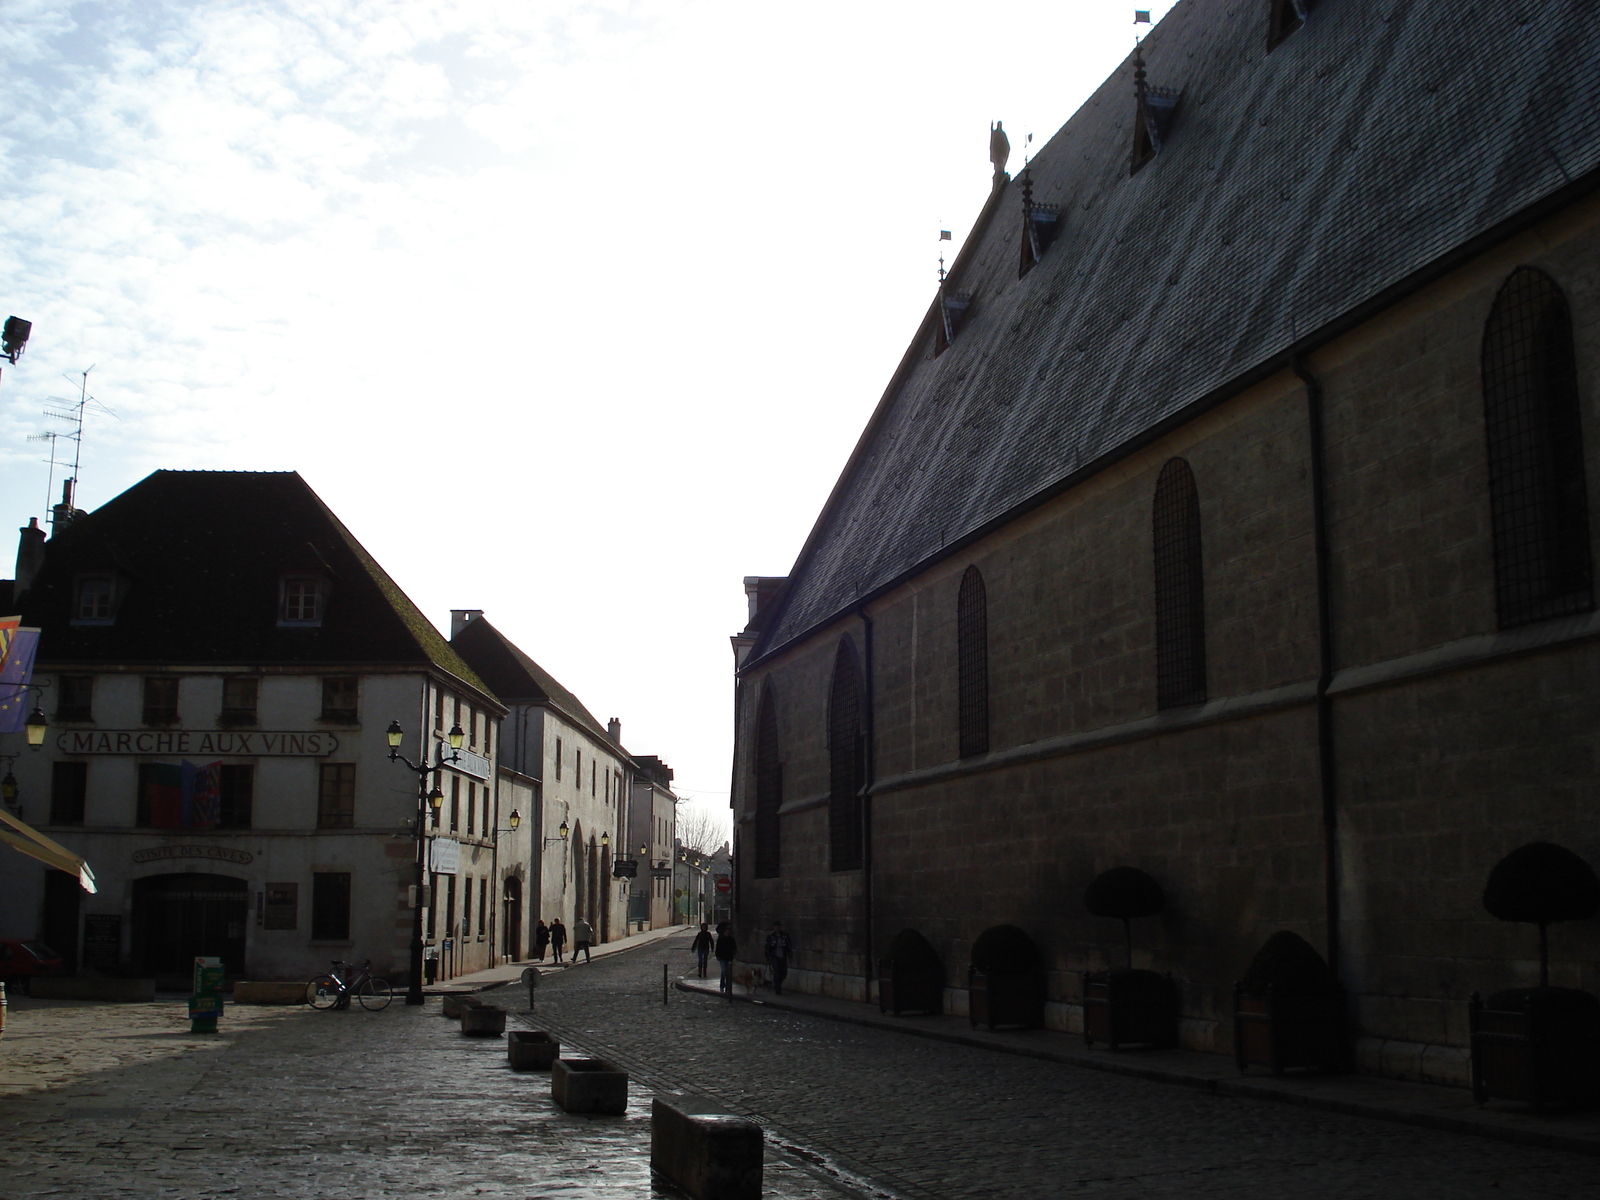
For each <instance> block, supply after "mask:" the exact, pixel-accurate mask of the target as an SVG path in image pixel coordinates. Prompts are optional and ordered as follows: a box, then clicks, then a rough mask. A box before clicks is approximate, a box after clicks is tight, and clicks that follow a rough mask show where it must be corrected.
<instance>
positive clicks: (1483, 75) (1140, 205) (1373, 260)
mask: <svg viewBox="0 0 1600 1200" xmlns="http://www.w3.org/2000/svg"><path fill="white" fill-rule="evenodd" d="M1597 15H1600V14H1597V10H1596V7H1595V4H1594V0H1319V2H1318V3H1317V5H1316V7H1315V8H1314V9H1313V10H1312V11H1311V14H1310V16H1309V17H1308V19H1307V20H1306V22H1305V25H1304V26H1303V27H1302V28H1301V29H1300V30H1298V31H1297V32H1295V33H1293V34H1292V35H1290V36H1289V38H1288V39H1287V40H1285V41H1283V42H1282V43H1280V44H1279V45H1278V46H1277V48H1276V49H1274V50H1273V51H1272V52H1271V53H1270V54H1269V53H1267V52H1266V34H1267V5H1266V4H1265V3H1263V2H1261V0H1183V2H1182V3H1180V4H1178V5H1177V6H1176V7H1175V8H1174V9H1173V10H1172V11H1171V13H1169V14H1168V16H1167V17H1166V19H1164V20H1163V21H1162V22H1161V24H1160V26H1159V27H1157V28H1156V29H1155V30H1153V31H1152V32H1151V34H1150V35H1149V37H1148V38H1147V39H1146V40H1145V43H1144V56H1145V60H1146V62H1147V64H1148V73H1149V81H1150V83H1151V85H1152V86H1158V87H1168V88H1181V89H1182V98H1181V100H1180V102H1179V106H1178V109H1177V112H1176V115H1175V119H1174V122H1173V125H1172V127H1171V130H1170V133H1169V135H1168V139H1167V141H1166V144H1165V146H1164V147H1163V149H1162V150H1161V152H1160V153H1159V154H1158V155H1157V156H1156V157H1155V158H1154V159H1153V160H1151V161H1150V162H1148V163H1147V164H1146V165H1145V166H1144V167H1143V169H1142V170H1140V171H1139V172H1138V173H1137V174H1135V175H1133V176H1132V177H1130V176H1129V170H1128V168H1129V158H1130V151H1131V148H1132V143H1133V117H1134V111H1135V104H1134V78H1133V71H1134V67H1133V61H1132V59H1131V57H1130V59H1129V60H1128V61H1127V62H1125V63H1123V65H1122V66H1121V68H1119V69H1118V70H1117V71H1116V72H1115V73H1114V74H1113V75H1112V76H1111V78H1110V79H1108V80H1107V81H1106V82H1105V83H1104V84H1103V85H1102V86H1101V87H1100V89H1099V90H1098V91H1097V92H1096V93H1095V95H1094V96H1093V97H1092V98H1091V99H1090V100H1089V101H1088V102H1087V103H1086V104H1085V105H1084V106H1083V107H1082V108H1081V109H1079V110H1078V112H1077V113H1075V114H1074V115H1073V117H1072V118H1071V119H1070V120H1069V121H1068V122H1067V124H1066V125H1064V126H1063V127H1062V128H1061V130H1060V131H1059V132H1058V133H1057V134H1056V135H1055V136H1054V137H1053V138H1052V139H1051V140H1050V142H1049V144H1048V145H1046V146H1045V147H1044V148H1043V149H1042V150H1041V151H1040V152H1039V154H1038V156H1037V157H1036V158H1035V159H1034V160H1033V165H1032V175H1033V180H1034V200H1035V202H1037V203H1045V204H1059V205H1061V210H1062V211H1061V221H1062V223H1063V225H1064V228H1063V229H1062V231H1061V232H1060V233H1059V235H1058V236H1057V238H1056V240H1055V243H1054V245H1053V246H1051V247H1050V249H1049V250H1048V251H1047V252H1046V253H1045V256H1044V259H1043V261H1041V262H1040V263H1039V264H1038V265H1037V266H1036V267H1035V268H1034V269H1033V270H1032V271H1031V272H1029V274H1028V275H1027V276H1025V277H1024V278H1023V279H1021V280H1018V278H1017V264H1018V260H1019V258H1020V254H1021V248H1020V244H1019V238H1020V237H1021V234H1022V200H1021V190H1020V187H1019V185H1018V184H1017V183H1016V182H1012V183H1010V184H1008V185H1006V186H1005V189H1004V190H1003V191H1002V193H1001V194H999V195H998V196H997V197H995V198H994V200H993V203H992V204H991V208H992V209H993V211H994V216H993V219H992V220H987V221H986V220H985V219H984V218H980V221H979V225H978V227H977V228H976V229H975V230H974V231H973V234H972V236H971V237H970V238H969V241H968V244H967V245H966V246H965V247H964V248H963V250H962V254H961V257H960V259H959V260H958V262H957V264H956V268H955V271H954V272H953V275H952V280H951V284H950V286H951V287H952V289H953V290H957V291H965V292H970V293H971V294H972V303H971V307H970V309H969V310H968V314H967V317H966V321H965V324H964V326H963V327H962V328H961V329H960V330H959V331H958V333H957V335H956V338H955V341H954V342H953V344H952V345H951V347H950V349H948V350H947V351H946V352H945V353H944V354H943V355H941V356H939V357H938V358H937V359H935V358H934V357H933V354H932V349H933V347H932V329H933V325H932V322H933V312H932V311H930V313H929V317H928V319H927V320H925V321H924V323H923V327H922V330H921V331H920V332H919V334H918V337H917V340H916V342H915V343H914V344H913V345H912V347H911V348H910V350H908V352H907V355H906V358H905V360H904V361H903V362H902V364H901V367H900V370H899V371H898V372H897V374H896V376H895V378H894V379H893V380H892V381H891V383H890V386H889V389H888V391H887V392H886V393H885V395H884V398H883V400H882V401H881V402H880V403H879V406H878V408H877V410H876V412H875V413H874V415H873V417H872V419H871V421H870V422H869V424H868V426H867V428H866V431H865V432H864V433H863V434H862V437H861V440H860V441H859V443H858V444H857V446H856V449H855V452H854V453H853V455H852V457H851V459H850V462H849V463H848V465H847V466H846V468H845V470H844V473H843V475H842V476H841V478H840V480H839V482H838V483H837V484H836V485H835V488H834V491H833V494H832V496H831V497H830V498H829V501H828V503H827V505H826V506H825V507H824V509H823V512H822V514H821V516H820V517H819V518H818V521H817V524H816V526H815V527H814V528H813V530H812V533H811V535H810V537H809V538H808V540H807V542H806V545H805V547H804V548H803V549H802V551H801V553H800V557H799V559H798V560H797V562H796V564H795V567H794V570H793V571H792V572H791V575H790V582H789V585H788V586H787V588H786V589H785V593H784V596H783V598H782V600H781V611H779V612H778V613H777V614H776V619H774V620H772V621H771V622H769V623H768V624H767V628H766V630H765V632H764V634H763V636H762V638H761V640H760V641H759V643H758V644H757V646H756V647H755V651H754V655H753V657H760V656H761V655H763V654H766V653H769V652H771V651H773V650H776V649H777V648H779V647H781V646H783V645H784V644H786V643H788V642H791V641H793V640H795V639H796V638H799V637H802V636H804V635H805V634H806V633H807V632H808V631H810V630H812V629H814V628H816V627H817V626H819V625H821V624H823V623H825V622H827V621H830V620H832V619H834V618H836V617H837V616H838V615H840V614H841V613H843V612H845V611H847V610H848V609H849V608H850V607H852V606H853V605H854V604H856V603H858V602H859V601H860V600H861V599H863V598H865V597H866V596H868V595H870V594H872V593H873V592H874V591H877V590H880V589H883V588H885V587H887V586H890V585H892V584H893V583H894V582H895V581H897V580H898V579H901V578H904V577H906V576H907V575H909V574H911V573H913V572H914V571H915V570H917V569H918V568H919V567H920V566H921V565H923V564H926V563H928V562H930V561H932V560H933V559H935V558H937V557H939V556H940V555H941V553H942V552H947V551H948V548H950V547H951V546H952V544H953V543H957V542H960V541H962V540H964V539H966V540H970V539H971V538H972V537H975V536H977V535H979V534H980V533H981V532H982V531H984V530H986V529H987V528H992V527H994V526H995V525H998V524H1001V523H1003V522H1004V521H1005V520H1008V519H1010V518H1011V517H1013V516H1015V515H1016V514H1017V513H1018V512H1020V511H1022V510H1023V509H1024V508H1025V507H1026V506H1028V505H1030V504H1032V503H1036V502H1038V501H1039V500H1040V499H1042V498H1043V497H1045V496H1047V495H1050V494H1053V493H1054V492H1055V491H1058V490H1060V489H1061V488H1062V487H1064V486H1068V485H1070V483H1071V482H1073V481H1074V480H1075V479H1077V478H1082V477H1083V476H1084V475H1086V474H1087V473H1089V472H1090V471H1092V470H1095V469H1098V468H1099V467H1101V466H1104V465H1105V464H1106V463H1107V462H1109V461H1111V460H1112V459H1113V458H1114V457H1115V456H1116V455H1117V454H1119V453H1123V452H1126V451H1127V450H1128V449H1130V448H1131V447H1133V446H1135V445H1137V444H1139V443H1140V442H1141V441H1143V440H1146V439H1148V438H1149V437H1150V436H1153V435H1155V434H1157V433H1159V432H1160V431H1161V430H1163V429H1164V428H1168V427H1170V426H1171V425H1173V424H1176V423H1178V422H1179V421H1181V420H1184V419H1187V418H1188V417H1189V416H1192V415H1193V413H1194V412H1196V411H1198V408H1199V407H1200V406H1203V405H1205V404H1207V403H1210V402H1214V401H1215V400H1217V399H1220V398H1222V397H1225V396H1226V395H1228V394H1232V393H1233V392H1236V391H1238V390H1240V389H1241V388H1242V387H1244V386H1247V385H1248V384H1249V383H1251V382H1253V381H1254V380H1256V379H1259V378H1261V377H1263V376H1264V375H1266V374H1268V373H1270V372H1271V371H1273V370H1277V369H1280V368H1281V367H1282V366H1283V365H1284V363H1285V361H1286V359H1287V356H1288V355H1289V353H1291V352H1293V351H1295V350H1299V349H1305V348H1308V347H1310V346H1312V345H1315V344H1317V343H1318V342H1320V341H1324V340H1326V339H1327V338H1328V337H1330V336H1333V334H1334V333H1335V332H1337V331H1338V330H1339V329H1341V328H1344V327H1346V326H1348V324H1350V323H1351V322H1352V321H1354V320H1355V319H1357V318H1358V317H1360V316H1363V315H1366V314H1367V313H1369V312H1370V311H1371V310H1372V309H1373V308H1375V307H1377V306H1381V305H1382V304H1384V303H1388V302H1390V301H1391V300H1392V298H1393V297H1394V296H1395V295H1396V294H1399V293H1400V292H1401V291H1403V289H1404V288H1406V287H1408V286H1412V285H1413V284H1414V283H1415V282H1416V281H1417V280H1419V279H1421V278H1424V277H1428V273H1429V272H1436V271H1438V270H1440V269H1442V268H1443V267H1444V266H1446V265H1448V263H1450V262H1453V261H1456V256H1457V255H1460V254H1463V253H1467V252H1471V251H1473V250H1474V248H1475V247H1477V246H1478V243H1477V242H1476V241H1475V239H1483V238H1489V237H1493V236H1501V235H1503V234H1504V232H1505V231H1506V228H1507V225H1508V223H1510V222H1512V221H1513V220H1514V219H1515V218H1517V217H1518V214H1526V213H1527V212H1528V210H1529V209H1530V207H1531V206H1535V205H1538V204H1539V203H1540V202H1541V201H1550V202H1556V201H1560V200H1564V199H1565V198H1566V197H1567V196H1568V195H1570V194H1572V193H1574V192H1575V191H1576V190H1578V189H1581V188H1584V187H1587V186H1590V185H1591V184H1592V183H1593V182H1594V172H1595V169H1596V166H1597V164H1600V70H1597V69H1596V66H1595V64H1596V63H1597V62H1600V20H1597V19H1596V17H1597ZM1033 68H1034V69H1038V70H1049V69H1050V65H1049V63H1048V61H1047V60H1045V59H1040V60H1037V61H1036V62H1035V63H1034V64H1033ZM985 212H986V216H987V213H988V212H989V209H986V210H985Z"/></svg>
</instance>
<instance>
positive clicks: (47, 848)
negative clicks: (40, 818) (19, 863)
mask: <svg viewBox="0 0 1600 1200" xmlns="http://www.w3.org/2000/svg"><path fill="white" fill-rule="evenodd" d="M5 826H9V828H5ZM0 842H4V843H5V844H6V845H8V846H10V847H11V848H12V849H13V850H15V851H17V853H19V854H26V855H27V856H28V857H29V858H36V859H38V860H39V861H40V862H42V863H43V864H44V865H45V866H47V867H54V868H55V869H56V870H58V871H65V872H66V873H67V874H68V875H76V876H77V877H78V883H79V884H80V885H81V886H82V887H83V890H84V891H86V892H89V893H93V892H94V891H95V883H94V872H93V871H91V870H90V869H89V864H88V863H86V862H84V861H83V859H81V858H79V857H78V856H77V855H76V854H74V853H73V852H72V851H71V850H68V849H67V848H66V847H65V846H63V845H62V844H61V843H60V842H54V841H51V840H50V839H49V838H47V837H45V835H44V834H42V833H40V832H39V831H38V830H37V829H34V828H33V827H32V826H31V825H25V824H23V823H22V822H21V821H19V820H18V819H17V818H16V817H13V816H12V815H11V814H10V813H8V812H6V811H5V810H4V809H0Z"/></svg>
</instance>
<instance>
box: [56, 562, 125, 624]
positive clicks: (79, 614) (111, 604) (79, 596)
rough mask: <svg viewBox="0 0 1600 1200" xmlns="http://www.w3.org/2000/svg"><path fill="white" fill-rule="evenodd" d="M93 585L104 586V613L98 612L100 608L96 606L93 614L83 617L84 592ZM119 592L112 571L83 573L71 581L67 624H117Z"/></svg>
mask: <svg viewBox="0 0 1600 1200" xmlns="http://www.w3.org/2000/svg"><path fill="white" fill-rule="evenodd" d="M94 584H104V585H105V592H104V599H105V604H104V611H103V612H101V611H99V609H100V606H99V605H98V604H97V605H96V606H95V607H96V611H95V612H94V613H92V614H89V615H85V613H84V599H85V591H86V589H87V588H88V587H89V586H90V585H94ZM120 592H121V589H120V588H119V587H118V586H117V576H116V573H115V572H113V571H85V572H84V573H83V574H81V575H79V576H77V577H76V578H75V579H74V580H73V584H72V618H71V620H70V621H69V622H68V624H71V625H115V624H116V622H117V609H118V608H119V607H120V605H119V601H120V600H121V596H120V594H119V593H120Z"/></svg>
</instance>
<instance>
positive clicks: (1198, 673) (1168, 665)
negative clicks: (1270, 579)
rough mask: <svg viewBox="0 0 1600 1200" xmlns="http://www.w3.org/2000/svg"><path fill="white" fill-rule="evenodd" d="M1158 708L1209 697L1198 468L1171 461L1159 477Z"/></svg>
mask: <svg viewBox="0 0 1600 1200" xmlns="http://www.w3.org/2000/svg"><path fill="white" fill-rule="evenodd" d="M1154 533H1155V570H1156V707H1157V708H1177V707H1179V706H1181V705H1185V704H1203V703H1205V698H1206V612H1205V575H1204V570H1203V566H1202V562H1201V555H1200V494H1199V492H1198V491H1197V490H1196V488H1195V484H1194V472H1193V471H1191V470H1190V469H1189V464H1188V463H1186V462H1184V461H1183V459H1181V458H1174V459H1171V460H1170V461H1169V462H1168V463H1167V465H1166V466H1164V467H1162V468H1161V476H1160V478H1159V479H1157V480H1156V500H1155V521H1154Z"/></svg>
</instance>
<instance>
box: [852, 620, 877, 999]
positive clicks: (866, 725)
mask: <svg viewBox="0 0 1600 1200" xmlns="http://www.w3.org/2000/svg"><path fill="white" fill-rule="evenodd" d="M856 615H857V616H859V617H860V618H861V674H862V691H863V692H864V693H865V695H864V696H863V699H864V700H865V701H866V703H865V704H864V705H863V706H862V708H863V711H864V713H865V718H866V719H865V720H863V721H862V723H861V725H862V728H861V736H862V741H863V742H864V743H865V744H864V745H863V746H862V748H861V773H862V776H863V778H862V781H861V908H862V945H863V947H864V948H865V965H864V967H863V968H862V971H863V974H864V976H865V978H864V983H865V988H864V991H863V993H862V999H863V1000H869V1001H870V1000H871V999H872V976H873V971H872V783H873V775H874V771H873V750H874V741H873V715H872V618H871V617H869V616H867V608H866V605H862V606H861V607H860V608H858V609H856Z"/></svg>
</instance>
